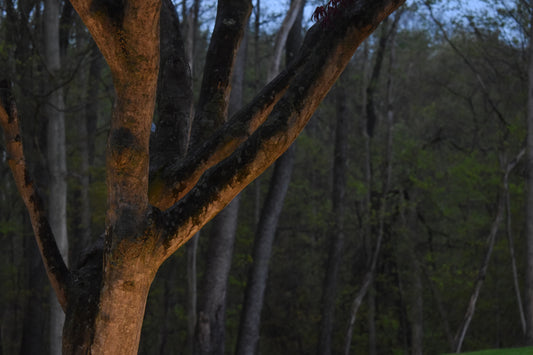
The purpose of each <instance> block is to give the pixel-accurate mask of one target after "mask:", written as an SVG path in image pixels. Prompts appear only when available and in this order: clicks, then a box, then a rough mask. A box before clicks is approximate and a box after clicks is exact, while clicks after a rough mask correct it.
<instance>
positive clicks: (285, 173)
mask: <svg viewBox="0 0 533 355" xmlns="http://www.w3.org/2000/svg"><path fill="white" fill-rule="evenodd" d="M295 4H296V5H295ZM294 13H296V15H297V16H294V17H293V15H294ZM302 13H303V3H302V1H300V0H298V1H293V2H292V3H291V8H290V10H289V12H288V13H287V15H286V16H285V19H284V21H283V23H282V26H281V28H280V30H279V32H278V35H277V40H276V44H275V46H274V52H275V53H278V52H280V51H281V49H282V48H283V47H286V53H287V56H286V59H287V62H289V61H290V60H292V58H293V57H294V53H295V52H296V51H297V49H298V46H299V45H300V43H301V35H300V32H301V20H302ZM287 27H289V28H290V31H287ZM285 32H286V33H285ZM280 38H281V39H280ZM285 42H287V43H286V45H285ZM280 65H281V57H279V56H277V55H276V54H275V55H274V56H273V58H272V62H271V66H270V70H269V74H268V76H269V77H274V76H275V74H276V73H277V72H278V71H279V67H280ZM294 149H295V148H294V145H293V146H291V148H289V150H288V151H287V152H285V153H284V154H283V155H282V156H281V158H280V159H278V160H277V161H276V164H275V166H274V173H273V175H272V178H271V181H270V186H269V189H268V193H267V196H266V200H265V203H264V206H263V210H262V211H261V214H260V217H259V220H258V224H257V231H256V236H255V239H254V247H253V254H252V260H253V264H252V267H251V270H250V273H249V276H248V282H247V283H246V290H245V294H244V302H243V303H244V304H243V309H242V313H241V321H240V324H239V334H238V337H237V350H236V354H243V355H244V354H255V353H257V348H258V343H259V334H260V325H261V310H262V308H263V300H264V294H265V289H266V283H267V279H268V270H269V261H270V256H271V254H272V245H273V243H274V237H275V235H276V230H277V226H278V221H279V216H280V214H281V211H282V208H283V203H284V201H285V196H286V194H287V190H288V188H289V183H290V178H291V174H292V167H293V165H294V154H295V152H294Z"/></svg>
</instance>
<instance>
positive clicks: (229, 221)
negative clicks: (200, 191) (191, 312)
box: [194, 197, 240, 355]
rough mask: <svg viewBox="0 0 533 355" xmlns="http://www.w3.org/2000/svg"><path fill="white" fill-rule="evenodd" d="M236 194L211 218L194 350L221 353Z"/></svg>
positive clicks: (236, 216)
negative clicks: (211, 231)
mask: <svg viewBox="0 0 533 355" xmlns="http://www.w3.org/2000/svg"><path fill="white" fill-rule="evenodd" d="M239 199H240V198H239V197H236V198H235V199H234V200H233V201H232V202H231V203H230V204H229V205H228V206H227V207H226V208H225V209H224V210H223V211H222V212H221V213H220V214H219V215H218V216H217V217H216V218H215V219H214V221H213V226H212V228H213V233H212V234H211V235H210V241H209V250H208V252H207V269H206V272H205V280H204V286H203V288H202V294H201V295H200V299H199V304H198V318H197V323H196V335H195V346H194V353H195V354H198V355H200V354H201V355H204V354H205V355H207V354H220V355H221V354H224V346H225V321H226V291H227V285H228V277H229V271H230V267H231V258H232V256H233V245H234V242H235V232H236V227H237V218H238V213H239Z"/></svg>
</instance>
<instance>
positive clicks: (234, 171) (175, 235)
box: [0, 0, 403, 355]
mask: <svg viewBox="0 0 533 355" xmlns="http://www.w3.org/2000/svg"><path fill="white" fill-rule="evenodd" d="M71 3H72V5H73V6H74V9H75V10H76V12H77V13H78V14H79V15H80V17H81V19H82V20H83V22H84V23H85V25H86V26H87V27H88V29H89V31H90V33H91V35H92V36H93V38H94V40H95V42H96V44H97V45H98V47H99V48H100V51H101V52H102V54H103V56H104V58H105V59H106V61H107V63H108V65H109V68H110V72H111V74H112V77H113V84H114V88H115V94H116V96H115V97H116V99H115V104H114V107H113V113H112V116H111V124H110V131H109V137H108V144H107V155H106V171H107V180H106V184H107V214H106V227H105V237H104V238H103V240H102V239H100V240H98V241H97V242H96V243H95V244H94V246H93V247H92V249H91V250H89V251H88V252H87V253H86V255H85V256H84V257H82V258H80V259H79V260H78V261H77V263H75V264H74V266H73V267H71V268H68V267H67V265H66V263H65V259H64V258H63V257H62V256H61V253H60V250H59V248H58V244H57V243H56V241H55V236H54V233H53V232H52V229H51V227H50V221H49V219H48V218H47V216H46V213H45V208H44V203H43V202H42V199H41V198H40V196H39V193H38V191H37V188H36V183H34V182H33V180H32V179H31V177H30V175H31V174H30V173H29V171H28V169H27V165H26V161H25V157H24V152H23V144H22V140H21V132H20V124H19V117H18V114H17V110H16V107H15V102H14V98H13V96H12V93H11V91H12V90H11V85H10V82H9V81H8V80H0V99H1V103H2V104H1V105H0V123H1V125H2V128H3V131H4V135H5V140H4V142H5V145H6V153H7V155H8V159H7V160H8V164H9V166H10V168H11V171H12V174H13V176H14V180H15V182H16V184H17V188H18V191H19V193H20V195H21V197H22V199H23V201H24V203H25V205H26V207H27V210H28V213H29V216H30V220H31V224H32V227H33V232H34V234H35V238H36V241H37V245H38V247H39V249H40V251H41V256H42V259H43V263H44V267H45V270H46V272H47V275H48V277H49V281H50V284H51V287H52V289H53V290H54V291H55V293H56V296H57V298H58V300H59V303H60V304H61V306H62V308H63V309H64V310H65V312H66V319H65V326H64V331H63V354H65V355H67V354H86V353H91V354H114V355H121V354H135V353H136V352H137V350H138V346H139V338H140V332H141V326H142V321H143V315H144V310H145V305H146V299H147V295H148V292H149V289H150V285H151V283H152V281H153V279H154V277H155V274H156V272H157V270H158V269H159V267H160V266H161V264H162V263H163V262H164V261H165V260H166V259H167V258H168V257H169V256H170V255H172V254H173V253H174V252H175V251H176V250H177V249H178V248H180V247H181V246H183V245H184V244H185V242H186V241H188V240H189V239H190V238H191V237H192V236H193V235H194V234H195V233H197V232H198V231H199V230H200V229H201V228H202V227H203V226H204V225H205V224H206V223H207V222H208V221H209V220H211V219H212V218H213V217H214V216H215V215H217V214H218V213H219V212H220V211H221V210H222V209H223V208H224V207H225V206H226V205H228V204H229V203H230V201H231V200H233V199H234V198H235V197H236V196H237V195H238V194H239V192H240V191H242V189H243V188H244V187H245V186H247V185H248V184H250V183H251V182H252V181H253V180H254V179H255V178H256V177H257V176H259V175H260V174H261V173H263V172H264V171H265V170H266V169H267V168H268V167H269V166H270V165H271V164H273V163H274V161H275V160H276V159H277V158H278V157H279V156H280V155H281V154H283V152H285V151H286V150H287V149H288V148H289V147H290V145H291V144H292V143H293V142H294V140H295V139H296V137H297V136H298V135H299V133H300V132H301V131H302V129H303V128H304V126H305V125H306V123H307V122H308V120H309V119H310V117H311V116H312V114H313V112H314V111H315V110H316V108H317V106H318V104H319V103H320V102H321V101H322V99H323V98H324V96H325V95H326V93H327V92H328V90H329V89H330V88H331V86H332V85H333V83H334V82H335V81H336V80H337V78H338V77H339V75H340V74H341V72H342V71H343V70H344V68H345V67H346V65H347V63H348V62H349V60H350V58H351V57H352V55H353V53H354V51H355V50H356V49H357V47H358V46H359V45H360V44H361V42H362V41H363V40H364V39H365V38H367V37H368V36H369V35H370V33H372V32H373V31H374V30H375V28H376V27H377V26H378V24H379V23H380V22H381V21H383V19H384V18H386V17H387V16H388V15H389V14H390V13H392V12H393V11H394V10H395V9H396V8H398V7H399V6H400V5H401V4H402V3H403V0H372V1H370V0H364V1H358V2H350V1H346V3H345V4H344V5H345V6H344V8H343V10H344V11H342V12H339V11H335V12H333V13H332V14H330V15H329V16H332V17H333V18H330V19H329V20H334V21H330V22H329V23H333V25H331V26H330V27H329V29H328V27H327V26H325V25H324V24H323V23H319V24H317V25H315V26H313V27H312V28H311V29H310V30H309V31H308V34H307V36H306V39H305V40H304V43H303V45H302V48H301V50H300V52H299V53H298V55H297V57H296V58H295V60H294V61H293V62H292V63H291V64H290V65H289V66H288V67H287V68H286V69H285V70H283V71H282V72H281V73H280V74H279V75H278V76H277V77H276V78H275V79H274V80H273V81H272V82H271V83H269V84H268V85H266V86H265V87H264V88H263V89H262V90H261V91H260V92H259V93H258V94H257V96H256V97H255V98H254V99H252V100H251V102H250V103H249V104H247V105H246V106H244V107H243V109H242V110H240V111H239V112H238V113H236V114H235V115H233V116H232V117H231V118H229V119H227V120H226V117H227V103H228V99H229V94H230V91H231V90H230V88H231V85H230V78H231V73H232V69H233V64H234V58H235V54H236V51H237V48H238V47H239V44H240V40H241V38H242V34H243V32H244V26H245V23H246V21H245V20H246V18H247V17H248V14H249V13H250V11H251V4H250V3H249V2H248V1H243V0H227V1H225V0H221V1H220V2H219V9H218V11H217V20H216V24H215V27H214V29H213V35H212V38H211V44H210V50H209V51H208V53H207V58H206V63H205V66H204V76H203V83H202V89H201V90H200V97H199V99H198V104H197V106H196V114H195V120H194V122H193V127H192V132H193V135H192V137H191V142H192V143H191V144H190V145H189V150H188V152H187V155H186V156H185V157H183V158H180V157H176V156H172V155H170V154H169V155H167V151H161V152H153V153H154V155H156V156H158V158H160V157H161V156H165V159H164V160H163V162H164V163H163V164H162V165H159V164H154V165H152V166H149V156H150V144H149V140H150V131H151V125H152V119H153V114H154V109H155V101H156V91H157V79H158V71H159V19H160V1H158V0H143V1H140V0H129V1H127V2H105V1H91V2H87V1H83V0H71ZM320 21H321V22H322V21H324V19H320ZM211 48H213V50H211ZM224 122H225V123H224ZM217 126H220V128H219V129H217V130H216V131H214V133H212V132H213V130H211V129H210V127H217ZM159 139H165V138H159ZM166 139H168V138H166ZM168 144H169V145H170V144H172V142H168ZM158 145H159V143H157V144H156V146H158ZM161 146H166V145H165V144H161Z"/></svg>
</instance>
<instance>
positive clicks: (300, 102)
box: [157, 0, 404, 259]
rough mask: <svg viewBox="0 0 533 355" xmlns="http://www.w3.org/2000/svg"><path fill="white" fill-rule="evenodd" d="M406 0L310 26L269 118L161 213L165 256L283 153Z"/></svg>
mask: <svg viewBox="0 0 533 355" xmlns="http://www.w3.org/2000/svg"><path fill="white" fill-rule="evenodd" d="M403 3H404V0H375V1H368V2H356V3H351V5H350V7H349V8H346V11H345V12H343V13H342V14H340V15H338V17H337V18H336V19H335V25H334V26H330V27H325V26H323V25H322V24H317V25H315V26H314V27H313V28H311V29H310V30H309V32H308V34H307V37H306V40H305V41H304V44H303V46H302V50H301V52H303V53H306V52H307V53H308V55H306V61H305V62H304V64H303V66H302V67H301V68H300V69H299V70H298V72H297V74H296V76H295V78H294V80H293V82H292V83H291V85H290V87H289V89H288V90H287V92H286V93H285V95H284V96H283V98H282V99H281V100H280V101H279V102H278V103H277V104H276V106H275V107H274V109H273V111H272V113H271V114H270V116H269V117H268V119H267V121H266V122H265V123H264V124H263V125H262V126H261V127H259V128H258V129H257V130H256V131H255V132H254V133H253V134H252V136H251V137H250V138H248V139H247V140H246V141H245V142H244V143H242V144H241V145H240V146H239V148H238V149H237V150H236V151H235V152H233V153H232V154H231V155H230V156H229V157H228V158H226V159H225V160H223V161H222V162H221V163H219V164H218V165H216V166H214V167H213V168H211V169H209V170H208V171H206V172H205V173H204V174H203V176H202V177H201V179H200V180H199V181H198V183H197V184H196V186H195V187H194V188H193V189H192V190H191V191H190V192H189V193H188V194H187V195H186V196H185V197H183V198H182V199H181V200H180V201H179V202H178V203H176V204H175V205H174V206H173V207H171V208H169V209H168V210H167V211H165V212H164V213H163V218H162V219H161V220H160V222H159V225H158V226H157V228H158V229H159V232H160V236H161V244H160V247H159V249H158V251H159V254H160V256H161V257H162V259H165V258H166V257H168V256H169V255H171V254H172V253H173V252H174V251H175V250H176V249H177V248H178V247H179V246H181V245H182V244H183V243H185V242H186V241H187V240H188V239H189V238H190V237H192V235H194V233H196V232H197V231H198V230H199V229H200V228H201V227H202V226H203V225H204V224H205V223H207V221H209V220H210V219H211V218H212V217H214V216H215V215H216V214H217V213H218V212H219V211H220V210H222V209H223V208H224V207H225V206H226V205H227V204H228V203H229V202H230V201H231V200H232V199H233V198H234V197H235V196H236V195H237V194H238V193H239V192H240V191H241V190H242V189H243V188H244V187H245V186H246V185H248V184H249V183H250V182H252V181H253V180H254V179H255V178H256V177H257V176H259V175H260V174H261V173H262V172H263V171H264V170H265V169H266V168H267V167H268V166H270V165H271V164H272V163H273V162H274V161H275V160H276V159H277V158H278V157H279V156H280V155H281V154H282V153H283V152H285V151H286V150H287V149H288V148H289V146H290V145H291V144H292V142H293V141H294V140H295V139H296V137H297V136H298V135H299V133H300V132H301V131H302V129H303V128H304V127H305V125H306V123H307V122H308V120H309V118H310V117H311V116H312V114H313V112H314V111H315V110H316V108H317V106H318V105H319V103H320V102H321V101H322V99H323V98H324V96H325V95H326V94H327V92H328V91H329V89H330V88H331V86H332V85H333V83H334V82H335V81H336V79H337V78H338V77H339V75H340V74H341V72H342V71H343V70H344V68H345V67H346V65H347V64H348V62H349V60H350V59H351V57H352V55H353V53H354V52H355V50H356V49H357V47H358V46H359V45H360V44H361V43H362V41H363V40H364V39H366V38H367V37H368V36H369V35H370V34H371V33H372V32H373V31H374V30H375V29H376V27H377V26H378V25H379V23H380V22H381V21H383V20H384V19H385V18H386V17H387V16H388V15H389V14H390V13H392V12H393V11H394V10H396V9H397V8H398V7H399V6H400V5H401V4H403Z"/></svg>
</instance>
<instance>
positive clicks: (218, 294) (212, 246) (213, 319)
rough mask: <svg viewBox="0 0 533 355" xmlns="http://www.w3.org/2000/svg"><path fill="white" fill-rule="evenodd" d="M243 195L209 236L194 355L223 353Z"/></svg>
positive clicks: (241, 53) (233, 104) (232, 101)
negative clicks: (230, 274) (228, 291)
mask: <svg viewBox="0 0 533 355" xmlns="http://www.w3.org/2000/svg"><path fill="white" fill-rule="evenodd" d="M246 50H247V41H246V38H244V39H243V41H242V43H241V46H240V48H239V50H238V52H237V57H236V59H235V70H234V71H233V77H232V87H233V89H232V91H231V95H230V98H229V106H228V112H229V114H233V113H235V112H236V111H238V110H239V109H240V108H241V106H242V101H243V89H244V87H243V80H244V70H245V64H246ZM239 206H240V198H239V196H237V197H236V198H235V199H234V200H233V201H232V202H231V203H230V204H229V205H228V206H226V208H225V209H224V210H223V211H222V212H221V213H220V214H219V215H217V216H216V217H215V219H214V220H213V229H212V233H211V235H210V239H209V247H208V255H207V269H206V272H205V280H204V285H203V289H202V294H201V298H200V303H199V307H198V308H199V309H198V315H197V321H198V324H197V327H196V330H195V346H194V353H195V354H223V353H224V348H225V328H226V324H225V320H226V318H225V316H226V291H227V284H228V279H229V272H230V269H231V261H232V259H233V246H234V244H235V238H236V232H237V222H238V215H239Z"/></svg>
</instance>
